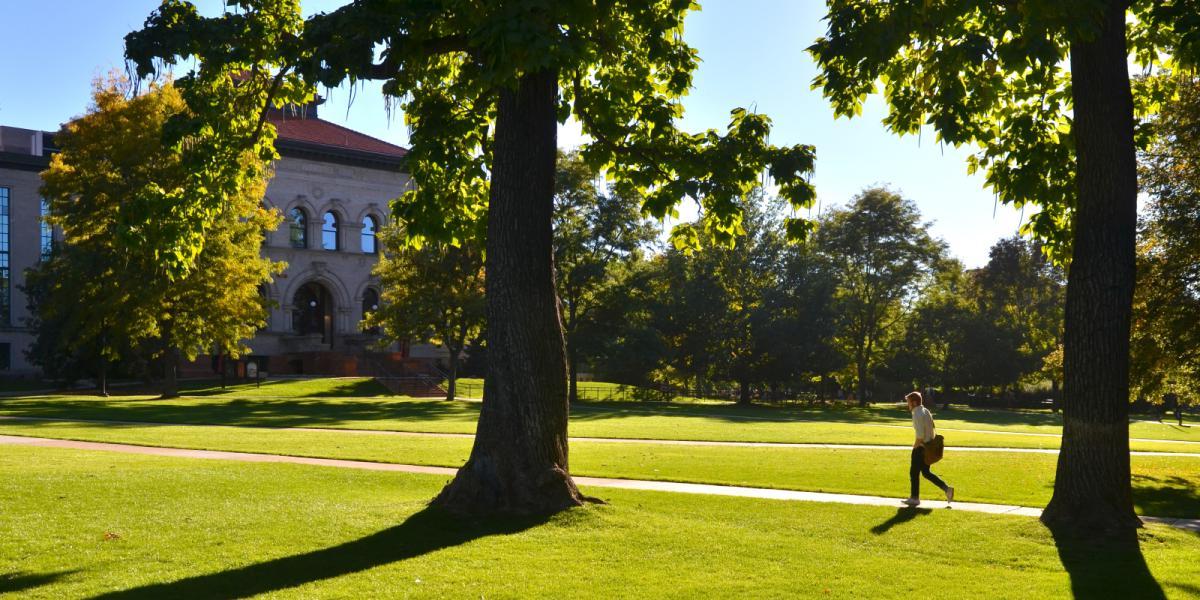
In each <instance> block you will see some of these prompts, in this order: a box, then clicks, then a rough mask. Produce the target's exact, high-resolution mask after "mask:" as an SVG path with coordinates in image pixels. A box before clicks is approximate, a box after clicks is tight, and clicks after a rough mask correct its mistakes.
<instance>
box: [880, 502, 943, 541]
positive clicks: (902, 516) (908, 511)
mask: <svg viewBox="0 0 1200 600" xmlns="http://www.w3.org/2000/svg"><path fill="white" fill-rule="evenodd" d="M931 512H933V510H932V509H929V508H917V507H915V506H905V507H903V508H898V509H896V514H894V515H892V516H891V517H890V518H888V520H886V521H884V522H882V523H880V524H878V525H876V526H874V527H872V528H871V533H873V534H875V535H883V534H885V533H887V532H888V531H889V530H891V528H893V527H895V526H897V525H899V524H901V523H907V522H909V521H911V520H913V519H915V518H917V517H923V516H925V515H928V514H929V513H931Z"/></svg>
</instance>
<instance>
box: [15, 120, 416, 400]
mask: <svg viewBox="0 0 1200 600" xmlns="http://www.w3.org/2000/svg"><path fill="white" fill-rule="evenodd" d="M271 121H272V122H273V123H274V124H275V126H276V129H277V131H278V139H277V140H276V149H277V150H278V151H279V154H280V156H281V158H280V160H278V161H277V162H276V163H275V165H274V171H275V173H274V177H273V178H272V179H271V182H270V184H269V185H268V187H267V192H266V197H265V198H264V199H263V202H264V204H265V205H267V206H269V207H273V208H276V209H278V210H279V212H280V213H281V214H282V215H283V222H282V223H281V224H280V226H279V227H278V228H277V229H276V230H275V231H273V232H271V233H270V234H269V235H268V236H267V239H266V241H265V243H264V245H263V253H264V254H265V255H266V256H268V257H270V258H271V259H273V260H277V261H283V262H286V263H287V268H286V270H285V271H284V272H283V273H281V274H280V275H279V276H277V277H276V278H275V279H274V281H272V282H271V283H269V284H268V285H266V286H264V289H263V290H262V291H263V294H264V295H265V296H266V297H267V298H268V299H269V300H271V308H270V310H269V314H268V318H267V325H266V327H265V328H263V329H262V330H261V331H260V332H259V333H258V335H257V336H255V338H254V339H252V340H249V342H248V346H249V347H250V348H251V356H250V358H249V360H250V361H252V362H254V363H255V364H256V367H258V369H259V370H262V371H266V372H271V373H308V374H336V375H354V374H370V375H378V374H387V375H396V374H399V373H403V372H404V371H406V370H413V369H416V370H418V371H420V370H422V369H424V368H427V367H428V366H429V364H430V363H431V362H432V361H433V360H434V359H436V358H437V357H438V356H439V352H438V350H437V349H435V348H432V347H429V346H415V347H409V345H407V344H401V345H393V346H391V347H390V348H388V349H386V350H387V351H383V352H381V351H380V349H379V348H377V345H378V340H379V336H378V335H377V334H375V333H373V332H370V331H364V330H363V328H362V326H361V321H362V320H363V317H364V315H365V314H366V313H369V312H371V311H372V310H374V309H375V308H377V307H378V305H379V301H380V288H379V284H378V281H377V280H376V278H375V276H374V275H373V274H372V270H373V269H374V267H375V264H376V263H377V262H378V259H379V250H380V248H379V239H378V237H377V236H378V234H379V231H380V228H381V227H382V226H383V225H384V224H385V223H387V222H388V219H389V201H390V200H391V199H392V198H395V197H397V196H398V195H400V194H402V193H403V192H404V191H405V190H406V189H408V186H409V185H410V180H409V177H408V174H407V173H406V172H405V171H404V168H403V163H404V155H405V153H406V150H405V149H404V148H401V147H399V146H395V145H393V144H390V143H387V142H384V141H382V140H379V139H376V138H372V137H370V136H367V135H364V134H362V133H359V132H356V131H353V130H350V129H347V128H345V127H341V126H339V125H336V124H333V123H330V122H328V121H324V120H322V119H320V117H319V116H318V114H317V103H314V104H311V105H309V106H307V107H305V108H303V109H300V110H294V111H289V112H287V113H284V112H276V113H273V114H272V115H271ZM0 134H2V135H0V211H2V212H0V303H3V304H0V376H3V375H34V374H36V369H35V368H34V366H33V365H30V364H29V363H28V361H27V360H26V358H25V355H24V350H25V348H27V347H28V346H29V344H30V343H31V342H32V333H31V332H30V331H29V330H28V328H27V327H26V319H27V318H28V317H29V314H28V308H27V306H26V304H27V303H26V300H25V297H24V294H23V293H21V291H20V286H21V284H22V282H23V279H24V271H25V269H27V268H30V267H33V266H35V265H36V264H37V262H38V261H39V260H42V259H43V257H44V256H46V255H47V253H48V251H49V248H50V245H51V244H52V243H53V241H52V236H53V235H54V232H52V231H50V229H49V228H47V227H46V226H45V225H44V224H43V223H42V220H41V216H42V214H44V210H45V204H44V203H43V202H42V201H41V197H40V195H39V193H38V189H39V187H40V186H41V179H40V177H39V172H40V171H42V170H44V169H45V168H46V167H47V166H48V164H49V157H50V155H51V154H52V153H53V151H54V148H53V146H52V137H51V135H50V134H49V133H46V132H41V131H31V130H26V129H16V128H11V127H5V128H0ZM213 368H215V365H214V361H212V360H211V359H210V357H202V358H201V359H199V360H197V361H195V362H193V363H192V364H189V365H187V366H186V369H185V372H186V373H188V374H191V375H199V374H204V373H205V372H211V371H212V369H213ZM380 371H383V373H380Z"/></svg>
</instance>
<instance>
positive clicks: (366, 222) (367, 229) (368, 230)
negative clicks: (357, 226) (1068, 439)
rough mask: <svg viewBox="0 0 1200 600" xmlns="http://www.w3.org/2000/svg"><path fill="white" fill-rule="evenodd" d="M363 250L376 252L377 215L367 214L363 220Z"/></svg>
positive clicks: (365, 252) (370, 252)
mask: <svg viewBox="0 0 1200 600" xmlns="http://www.w3.org/2000/svg"><path fill="white" fill-rule="evenodd" d="M362 251H363V253H364V254H375V217H372V216H371V215H367V216H365V217H363V222H362Z"/></svg>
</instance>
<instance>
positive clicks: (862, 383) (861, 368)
mask: <svg viewBox="0 0 1200 600" xmlns="http://www.w3.org/2000/svg"><path fill="white" fill-rule="evenodd" d="M854 366H855V368H856V372H857V373H858V385H857V386H855V387H857V388H858V389H857V390H856V391H857V392H858V405H859V406H866V405H867V357H866V355H865V353H864V352H862V351H861V350H860V351H859V352H858V360H856V361H855V365H854Z"/></svg>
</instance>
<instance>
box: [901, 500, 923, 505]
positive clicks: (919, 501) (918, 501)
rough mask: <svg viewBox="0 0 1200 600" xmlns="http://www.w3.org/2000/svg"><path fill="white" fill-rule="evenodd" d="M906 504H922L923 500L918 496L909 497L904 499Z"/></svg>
mask: <svg viewBox="0 0 1200 600" xmlns="http://www.w3.org/2000/svg"><path fill="white" fill-rule="evenodd" d="M904 504H905V505H906V506H920V505H921V500H920V499H918V498H907V499H905V500H904Z"/></svg>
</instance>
